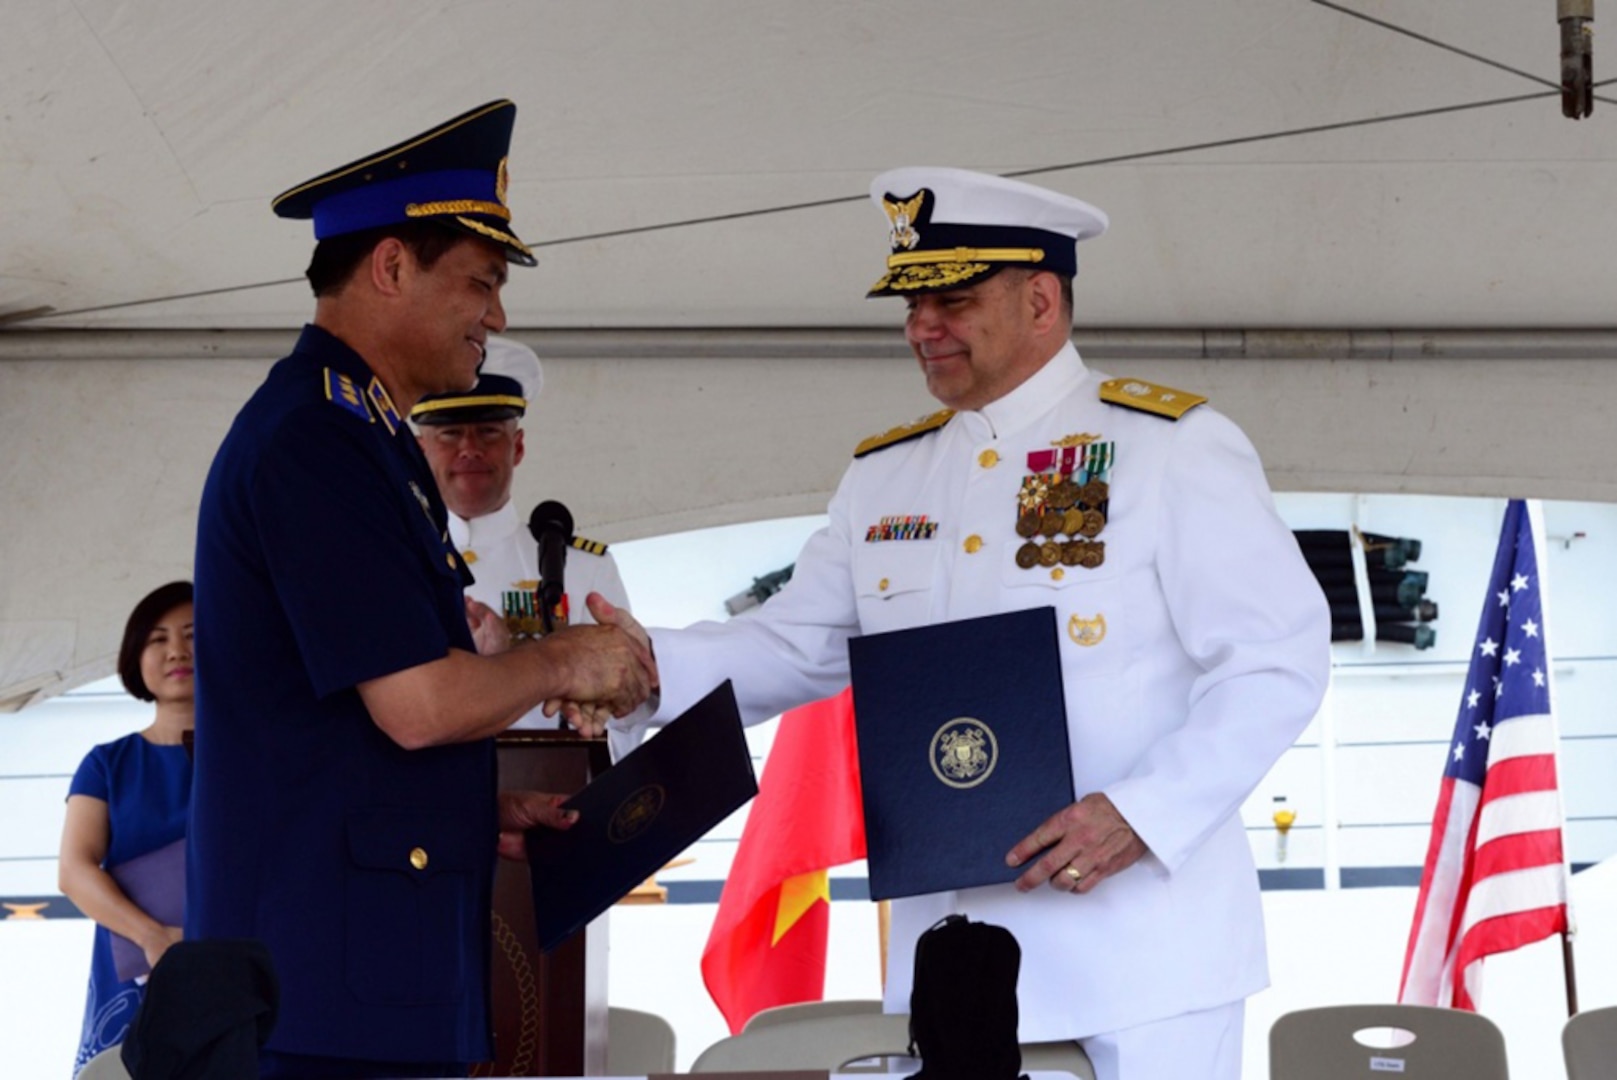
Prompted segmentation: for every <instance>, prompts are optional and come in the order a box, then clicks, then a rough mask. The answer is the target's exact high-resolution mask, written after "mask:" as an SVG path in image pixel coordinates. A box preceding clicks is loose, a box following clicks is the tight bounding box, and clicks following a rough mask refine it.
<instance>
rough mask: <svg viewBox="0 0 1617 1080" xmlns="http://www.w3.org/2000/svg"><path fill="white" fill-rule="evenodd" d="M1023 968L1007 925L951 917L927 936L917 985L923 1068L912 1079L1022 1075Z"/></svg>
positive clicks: (914, 1045) (1011, 1078)
mask: <svg viewBox="0 0 1617 1080" xmlns="http://www.w3.org/2000/svg"><path fill="white" fill-rule="evenodd" d="M1021 966H1022V949H1021V947H1020V946H1018V945H1017V944H1016V938H1015V937H1014V936H1012V934H1011V932H1010V931H1009V930H1007V929H1005V928H1004V927H1003V926H992V925H990V924H988V923H980V922H972V921H971V920H969V919H967V918H966V917H965V916H964V915H950V916H949V917H947V918H945V919H944V920H942V921H941V922H939V923H937V924H936V925H935V926H933V927H932V928H931V929H929V930H928V931H927V932H926V933H924V934H922V935H921V937H920V940H918V941H917V942H916V943H915V983H914V985H913V986H912V987H911V989H910V1056H912V1057H918V1058H920V1059H921V1071H920V1072H918V1073H915V1074H914V1075H913V1076H912V1077H911V1078H910V1080H1018V1077H1019V1076H1020V1074H1021V1072H1022V1047H1021V1044H1020V1043H1018V1042H1017V1039H1016V1022H1017V1011H1016V975H1017V972H1018V970H1020V968H1021ZM1023 1080H1025V1078H1023Z"/></svg>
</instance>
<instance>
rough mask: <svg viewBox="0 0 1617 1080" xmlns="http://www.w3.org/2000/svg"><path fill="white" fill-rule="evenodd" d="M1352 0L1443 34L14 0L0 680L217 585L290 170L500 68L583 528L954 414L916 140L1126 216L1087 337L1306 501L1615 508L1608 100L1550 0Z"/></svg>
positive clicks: (670, 513) (795, 13)
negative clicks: (1565, 82)
mask: <svg viewBox="0 0 1617 1080" xmlns="http://www.w3.org/2000/svg"><path fill="white" fill-rule="evenodd" d="M1345 6H1346V7H1349V8H1353V9H1354V10H1356V11H1357V12H1359V13H1360V14H1363V15H1368V16H1371V17H1373V18H1375V19H1380V20H1383V21H1385V22H1387V23H1391V24H1395V25H1396V26H1399V27H1403V28H1405V29H1406V30H1408V31H1410V32H1412V33H1413V34H1418V35H1421V36H1423V37H1424V38H1426V39H1430V40H1420V39H1418V38H1417V37H1414V36H1410V34H1408V33H1399V32H1396V31H1395V30H1394V29H1389V28H1388V27H1387V26H1383V25H1377V24H1375V23H1373V22H1370V21H1367V20H1366V19H1364V18H1359V17H1355V16H1354V15H1353V14H1351V13H1349V12H1347V11H1344V10H1342V9H1341V8H1339V7H1337V6H1335V5H1331V4H1325V3H1320V2H1317V0H1193V2H1192V0H1180V2H1170V3H1151V4H1142V3H1138V2H1122V0H1093V2H1086V3H1081V4H1080V3H1057V2H1054V0H1013V2H1007V3H1004V4H999V5H985V4H980V3H979V4H966V3H960V2H956V0H908V2H890V3H883V4H872V3H856V2H851V0H824V2H820V3H815V4H804V3H774V2H766V0H730V2H724V0H681V2H677V3H667V4H650V3H626V2H621V0H618V2H612V0H588V2H584V0H546V2H544V3H525V2H518V0H488V2H484V3H476V4H465V3H452V4H445V3H443V2H441V0H438V2H431V3H428V2H421V0H397V2H391V3H387V4H370V3H367V4H331V3H320V4H315V3H310V2H307V0H293V2H286V3H276V4H249V3H246V2H244V0H212V2H209V3H201V2H198V0H175V2H168V3H163V4H149V3H147V4H141V3H132V2H127V0H76V2H72V3H70V2H68V0H9V2H8V3H7V4H6V5H5V7H4V20H3V27H0V477H3V478H4V480H3V482H4V485H5V486H4V491H5V498H6V502H5V506H6V514H5V524H4V525H3V526H0V530H3V531H0V537H3V539H4V543H3V550H4V551H5V553H6V554H7V555H8V556H9V558H8V560H7V566H6V569H5V571H4V573H3V574H0V707H4V704H5V703H7V702H9V703H10V706H11V707H16V706H17V705H20V704H22V703H24V702H26V701H28V700H33V699H36V698H37V697H39V696H41V695H45V694H49V693H51V692H54V691H55V690H56V689H58V688H60V687H62V686H65V685H71V684H73V683H75V682H79V681H82V680H83V679H85V678H88V677H90V676H92V675H98V674H103V673H105V672H106V671H108V670H110V653H111V650H112V648H113V646H114V645H115V643H116V642H115V638H116V630H117V627H118V626H119V625H120V624H121V620H122V618H123V616H124V614H125V613H126V612H127V610H128V607H129V605H130V603H132V601H133V600H134V599H135V598H136V597H138V596H139V595H140V594H141V593H143V592H144V591H145V590H146V589H147V588H149V587H150V586H151V585H153V584H156V583H157V582H159V581H161V580H166V579H168V578H173V577H179V576H184V575H186V574H188V573H189V569H190V543H191V534H192V530H193V529H194V521H195V509H196V501H197V495H198V491H199V488H200V484H201V478H202V476H203V474H204V473H205V471H206V468H207V463H208V460H209V458H210V457H211V454H212V450H213V447H214V446H215V445H216V444H217V442H218V439H219V437H220V436H221V435H222V433H223V431H224V429H225V426H226V425H227V424H228V422H229V419H230V416H231V415H232V414H233V412H234V410H235V408H236V407H238V406H239V404H240V402H241V401H242V400H244V399H245V397H246V396H247V394H248V393H249V392H250V390H251V388H252V387H253V386H254V385H255V384H256V383H257V381H258V380H259V379H260V378H261V377H262V374H263V371H264V370H265V368H266V367H267V365H268V363H269V362H271V361H272V360H273V359H274V358H275V357H276V356H278V355H280V353H281V352H282V351H284V349H285V348H286V346H287V344H288V343H289V342H290V340H291V335H292V333H293V332H294V331H295V329H296V327H297V326H298V325H299V324H300V323H301V322H302V321H304V320H305V319H306V318H307V317H308V315H309V312H310V310H311V304H310V300H309V296H308V290H307V288H306V286H305V285H304V284H303V283H302V280H301V277H300V275H301V272H302V269H303V266H304V265H305V262H306V260H307V257H308V252H309V250H310V247H311V239H310V236H309V233H308V229H307V226H306V224H304V223H295V222H286V221H281V220H278V219H276V218H275V217H273V216H272V215H271V213H270V212H269V209H268V205H269V200H270V198H271V197H272V196H273V195H274V194H275V193H277V192H279V191H281V190H283V189H285V188H287V187H289V186H291V185H293V184H295V183H297V182H300V181H302V180H304V179H307V178H308V177H310V176H313V175H315V174H317V173H319V172H321V171H323V170H325V169H327V168H330V167H332V166H334V165H337V164H340V163H342V162H344V161H347V160H350V159H352V158H355V157H357V156H359V155H361V154H363V153H365V152H368V151H371V150H375V149H379V148H381V147H382V146H385V145H388V144H391V143H393V142H396V141H398V140H400V139H402V138H405V137H407V136H409V135H411V134H413V133H415V132H418V131H420V130H422V129H423V128H425V127H427V126H429V125H431V124H433V123H435V122H437V121H439V120H442V119H445V118H447V117H449V116H451V115H454V114H455V113H457V112H460V111H463V110H465V109H467V108H470V107H472V106H474V105H477V104H479V103H481V102H483V101H487V100H490V99H493V98H498V97H509V98H511V99H513V100H514V101H516V102H517V104H518V106H519V114H518V118H517V129H516V134H515V138H514V142H513V150H512V157H511V176H512V184H511V193H510V201H511V204H512V207H513V211H514V215H515V216H514V223H515V225H516V228H517V231H518V232H519V233H520V234H521V235H522V236H523V237H524V238H525V239H527V240H528V241H529V242H530V243H533V244H535V245H536V246H537V247H538V249H539V250H538V254H539V256H540V260H541V262H540V266H539V267H538V269H536V270H532V271H524V270H520V269H517V270H514V272H513V276H512V282H511V284H510V286H509V287H508V289H507V291H506V301H507V307H508V311H509V315H510V320H511V324H512V326H513V327H514V328H515V329H516V332H517V334H518V336H521V337H524V338H525V339H526V340H528V341H530V343H532V344H534V345H535V346H536V347H537V348H538V349H539V350H540V353H541V355H542V356H543V357H544V358H545V360H546V363H547V390H546V397H545V399H544V400H543V401H542V402H541V404H540V406H539V409H538V411H537V413H536V415H535V416H534V417H533V419H532V421H531V422H530V427H532V428H535V429H536V432H535V434H534V435H531V436H530V438H532V439H533V440H534V442H535V443H536V444H537V449H538V450H539V453H538V454H537V455H536V458H535V460H536V461H537V462H538V464H530V465H527V466H524V469H523V470H520V471H519V474H518V475H519V491H518V498H519V499H520V500H521V501H522V502H523V503H524V504H527V503H531V502H532V501H536V500H537V498H541V497H559V498H562V499H564V500H566V501H568V503H569V505H570V506H573V508H574V513H575V516H576V517H577V518H578V520H579V521H580V523H581V525H583V524H586V523H587V524H588V525H589V528H590V532H591V535H598V536H600V537H601V538H603V539H608V540H613V539H621V538H626V537H631V536H640V535H648V534H650V533H654V532H661V531H666V530H669V529H674V528H685V527H691V526H694V525H702V524H714V523H719V522H723V521H734V520H743V519H747V518H753V517H762V516H769V515H772V514H777V513H792V512H803V511H813V510H818V509H820V508H821V507H822V506H823V504H824V501H825V498H826V496H827V495H828V493H829V490H830V488H831V486H832V485H833V484H834V482H835V478H836V476H837V474H838V473H839V471H840V469H841V466H842V463H843V462H844V461H845V459H846V453H847V450H848V449H849V447H851V446H852V445H853V443H854V442H855V441H857V439H858V438H859V437H860V436H861V435H864V434H868V433H869V432H871V431H874V430H881V429H883V428H886V427H889V426H892V425H893V424H896V423H899V422H901V421H903V420H906V419H909V418H911V417H913V416H914V415H917V414H919V413H921V412H924V411H927V409H928V408H929V407H930V402H929V399H928V398H927V397H926V395H925V393H924V390H923V388H922V387H921V385H920V382H919V380H918V379H916V378H915V377H914V374H913V370H912V368H911V366H910V363H909V361H907V359H906V354H905V352H904V349H903V345H902V341H901V339H900V337H899V335H898V332H897V330H896V326H897V323H898V321H899V309H898V307H897V306H896V305H895V304H894V303H892V302H872V301H866V300H864V299H863V293H864V290H865V288H866V287H867V286H868V285H869V283H870V282H871V281H873V280H874V279H875V278H876V277H877V276H878V274H879V272H880V269H881V261H882V257H883V255H884V254H885V251H886V245H885V235H886V222H885V219H884V218H883V217H882V215H881V214H880V213H879V212H878V211H876V210H875V209H873V208H872V207H871V206H870V205H869V204H868V202H867V201H866V200H865V198H864V193H865V188H866V186H867V184H868V182H869V179H870V177H871V176H873V175H874V174H875V173H877V172H879V171H881V170H883V169H886V168H888V167H891V166H894V165H898V164H912V163H938V164H951V165H960V166H966V167H971V168H978V169H983V170H987V171H994V172H1003V173H1010V172H1016V173H1030V176H1029V178H1030V179H1033V180H1035V181H1037V182H1040V183H1044V184H1047V185H1049V186H1051V187H1055V188H1058V189H1060V190H1064V191H1069V192H1071V193H1073V194H1076V195H1079V196H1080V197H1082V198H1085V199H1087V200H1089V201H1091V202H1093V203H1095V204H1097V205H1099V206H1101V207H1102V208H1104V209H1105V210H1106V211H1107V212H1108V213H1109V214H1110V215H1111V218H1112V222H1113V227H1112V229H1111V230H1110V231H1109V232H1108V233H1107V234H1106V235H1105V236H1104V237H1102V238H1100V239H1098V240H1096V241H1094V242H1092V243H1087V244H1085V245H1084V250H1083V251H1082V252H1081V256H1082V270H1081V273H1080V275H1079V279H1078V321H1079V326H1080V334H1079V341H1080V345H1081V346H1082V347H1083V349H1084V352H1085V355H1086V357H1088V358H1089V359H1090V360H1091V361H1092V362H1094V363H1095V364H1096V365H1097V366H1100V367H1102V368H1104V369H1105V370H1109V371H1113V372H1115V373H1120V374H1122V373H1127V374H1136V373H1137V374H1140V375H1142V376H1145V377H1153V378H1157V379H1160V380H1161V381H1164V382H1169V383H1173V384H1175V385H1182V386H1186V387H1189V388H1193V389H1196V390H1198V391H1200V392H1207V393H1210V394H1211V395H1212V397H1213V400H1214V403H1215V405H1217V406H1218V407H1219V408H1221V409H1223V410H1224V411H1226V412H1228V413H1229V414H1230V415H1232V416H1233V417H1235V419H1237V420H1238V421H1239V422H1240V423H1242V424H1243V426H1245V427H1246V428H1247V429H1248V431H1249V433H1250V434H1252V436H1253V439H1254V441H1255V442H1256V443H1257V445H1258V447H1259V450H1260V452H1262V454H1263V455H1264V459H1265V461H1266V463H1267V464H1268V466H1269V469H1270V472H1271V477H1272V479H1273V480H1274V482H1275V484H1276V486H1278V487H1282V488H1286V487H1290V488H1302V489H1333V488H1334V489H1338V490H1385V491H1433V492H1447V493H1492V494H1537V495H1544V496H1547V497H1557V496H1560V497H1576V498H1611V497H1612V495H1613V488H1614V487H1617V481H1613V480H1612V479H1611V478H1610V476H1609V468H1608V466H1607V462H1608V461H1609V460H1610V458H1611V451H1612V450H1613V449H1614V448H1617V447H1614V446H1613V443H1614V441H1617V440H1614V438H1613V436H1612V435H1611V433H1610V430H1609V425H1607V424H1605V423H1603V422H1602V421H1601V420H1600V417H1599V415H1598V414H1599V412H1600V411H1601V410H1600V409H1599V408H1598V406H1597V405H1596V404H1594V403H1599V402H1603V401H1607V400H1610V398H1611V397H1612V391H1613V390H1614V389H1617V386H1614V384H1617V377H1614V375H1613V372H1614V371H1617V369H1614V367H1613V365H1612V363H1611V359H1612V357H1613V356H1614V355H1617V332H1614V331H1613V320H1612V316H1611V286H1610V281H1609V269H1610V265H1611V256H1610V252H1612V251H1613V250H1617V244H1614V243H1613V241H1614V240H1617V237H1614V235H1613V234H1614V231H1617V215H1614V214H1613V213H1612V211H1611V209H1610V208H1611V206H1612V205H1613V197H1614V196H1617V169H1614V166H1613V154H1614V148H1617V140H1614V139H1613V131H1614V128H1613V124H1614V123H1617V96H1614V97H1610V98H1608V97H1605V96H1603V97H1602V98H1601V99H1600V100H1598V101H1597V102H1596V105H1595V112H1594V115H1593V116H1592V117H1591V118H1589V119H1585V120H1582V121H1577V122H1573V121H1571V120H1567V119H1564V118H1563V117H1562V116H1561V107H1560V102H1559V94H1558V92H1557V89H1556V85H1557V83H1558V79H1559V69H1558V61H1557V48H1558V28H1557V26H1556V23H1555V5H1554V4H1553V3H1551V2H1549V0H1540V2H1538V3H1521V2H1518V0H1508V2H1507V0H1439V2H1435V3H1423V4H1396V3H1391V2H1387V0H1355V3H1352V4H1348V5H1345ZM1439 43H1441V44H1439ZM1442 45H1447V46H1449V48H1444V47H1442ZM1596 49H1597V53H1596V72H1597V75H1598V73H1599V71H1600V70H1601V69H1602V65H1601V57H1600V54H1599V41H1598V39H1597V43H1596ZM1455 50H1460V51H1455ZM1462 53H1468V54H1470V55H1463V54H1462ZM1608 90H1610V91H1617V87H1614V88H1601V89H1598V90H1597V91H1596V93H1597V94H1601V95H1606V94H1607V93H1608ZM793 207H796V208H795V209H794V208H793ZM758 569H759V570H762V569H770V568H758Z"/></svg>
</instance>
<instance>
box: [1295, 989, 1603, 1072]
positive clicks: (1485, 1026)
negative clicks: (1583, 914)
mask: <svg viewBox="0 0 1617 1080" xmlns="http://www.w3.org/2000/svg"><path fill="white" fill-rule="evenodd" d="M1389 1033H1390V1034H1392V1035H1394V1036H1396V1037H1394V1038H1391V1039H1388V1038H1386V1037H1385V1036H1386V1035H1387V1034H1389ZM1399 1073H1402V1074H1404V1075H1406V1076H1463V1077H1465V1078H1466V1080H1509V1077H1510V1071H1509V1067H1508V1066H1507V1065H1506V1062H1505V1037H1504V1036H1503V1035H1502V1034H1500V1032H1499V1029H1498V1028H1497V1027H1495V1026H1494V1023H1493V1021H1491V1020H1489V1019H1488V1018H1487V1017H1486V1016H1479V1015H1478V1014H1477V1013H1473V1012H1466V1011H1465V1010H1463V1009H1436V1008H1431V1007H1430V1006H1426V1005H1329V1006H1326V1007H1324V1008H1320V1009H1299V1010H1298V1011H1296V1012H1290V1013H1286V1014H1285V1015H1284V1016H1282V1017H1280V1019H1278V1020H1276V1021H1275V1022H1274V1026H1273V1027H1271V1028H1270V1029H1269V1080H1365V1078H1366V1077H1370V1076H1382V1075H1388V1074H1399ZM1603 1075H1610V1074H1609V1073H1607V1074H1603Z"/></svg>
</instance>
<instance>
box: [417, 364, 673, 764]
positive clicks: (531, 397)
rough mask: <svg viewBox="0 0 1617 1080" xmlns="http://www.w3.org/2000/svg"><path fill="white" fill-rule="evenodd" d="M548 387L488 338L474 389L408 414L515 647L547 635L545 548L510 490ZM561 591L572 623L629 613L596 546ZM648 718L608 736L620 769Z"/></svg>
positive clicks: (481, 596)
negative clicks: (607, 604)
mask: <svg viewBox="0 0 1617 1080" xmlns="http://www.w3.org/2000/svg"><path fill="white" fill-rule="evenodd" d="M543 385H544V375H543V371H542V369H541V368H540V366H539V357H538V356H536V355H535V354H534V351H533V350H532V349H530V348H528V347H527V346H526V345H524V344H522V343H521V342H519V341H513V340H512V339H510V338H503V337H496V336H494V335H490V336H489V338H488V342H487V350H486V353H485V356H484V360H483V366H482V367H481V368H480V369H479V371H478V381H477V385H476V386H475V387H473V388H472V389H470V390H467V391H464V392H459V393H449V394H437V395H433V396H430V397H427V398H423V399H422V400H421V402H420V403H418V404H417V405H416V407H415V408H414V409H413V410H412V411H411V413H410V419H411V420H413V421H415V424H416V427H417V430H418V432H419V434H418V439H419V441H420V443H421V449H422V451H423V452H424V453H425V454H426V457H427V463H428V465H430V466H431V468H432V475H433V479H435V480H436V481H437V482H438V492H439V494H440V495H442V496H443V500H444V503H445V505H446V506H448V508H449V538H450V540H451V541H452V542H453V543H454V545H455V549H456V550H457V551H459V552H460V555H461V558H463V559H465V560H466V564H467V565H468V566H469V567H471V570H472V576H473V577H474V578H476V579H477V580H476V582H475V583H474V584H473V585H471V586H470V587H469V588H467V590H466V595H467V596H469V597H471V598H472V599H473V600H477V601H480V602H482V603H484V604H487V605H488V606H489V607H491V608H493V609H494V611H495V613H496V614H499V615H502V616H504V618H505V623H506V627H507V629H508V630H510V631H511V634H512V636H513V637H514V638H520V637H523V636H536V635H537V634H538V633H540V616H539V611H538V609H537V607H536V606H535V597H536V591H537V589H538V587H539V584H540V581H539V548H538V544H537V542H536V541H535V540H534V538H533V536H532V535H531V534H530V533H529V531H528V525H527V521H526V520H525V519H522V518H519V517H518V514H517V509H516V506H515V504H513V503H512V501H511V481H512V477H513V475H514V474H515V471H516V467H517V466H518V465H519V464H521V462H522V459H523V457H525V456H526V453H527V449H526V446H525V445H524V443H525V440H524V431H523V428H522V426H521V421H522V417H523V416H524V415H525V414H526V413H527V410H528V406H529V405H530V404H531V403H532V402H534V401H535V400H536V399H537V398H538V396H539V392H540V390H541V389H542V388H543ZM563 584H564V585H565V586H566V598H567V599H566V608H565V610H566V613H567V615H566V617H567V620H568V621H569V622H571V623H593V622H594V621H595V620H594V619H592V618H591V617H590V613H589V608H588V607H587V606H586V605H585V603H584V599H585V597H587V596H589V594H590V593H592V592H598V593H600V594H601V595H602V596H604V597H606V599H607V600H609V601H611V602H612V604H613V605H614V606H617V607H627V606H628V603H629V598H628V593H627V592H626V591H625V590H624V588H623V579H622V578H621V577H620V576H619V574H618V566H617V562H616V561H615V560H614V559H613V558H612V555H611V553H610V552H608V551H607V546H606V545H605V544H603V543H601V542H600V541H597V540H588V539H585V538H584V537H581V536H574V537H571V538H570V542H569V544H568V547H567V562H566V571H565V574H564V577H563ZM558 625H560V623H558ZM645 712H646V710H645V709H644V708H642V709H640V710H637V711H636V712H635V713H631V714H630V715H629V717H627V718H625V719H624V720H622V721H618V722H615V723H614V724H613V726H612V728H611V730H609V731H608V732H607V740H608V744H609V746H610V749H611V753H612V759H613V760H614V761H616V760H617V759H618V758H620V757H622V756H623V755H624V754H627V753H628V752H629V751H630V750H633V749H634V748H635V746H637V745H638V744H639V742H640V739H641V736H642V735H643V734H644V733H645V727H644V725H643V724H640V723H637V722H636V721H637V720H638V719H639V718H640V717H642V716H644V715H645ZM619 725H622V726H621V727H620V726H619ZM511 726H512V727H513V728H537V727H542V728H554V727H560V726H562V722H561V719H560V716H559V715H558V716H557V717H546V716H545V715H544V712H543V710H542V709H534V710H533V711H532V712H530V713H528V714H527V715H526V716H524V717H523V718H522V719H520V720H518V721H517V722H516V723H514V724H512V725H511Z"/></svg>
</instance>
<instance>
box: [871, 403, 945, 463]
mask: <svg viewBox="0 0 1617 1080" xmlns="http://www.w3.org/2000/svg"><path fill="white" fill-rule="evenodd" d="M953 415H954V410H953V409H939V410H938V411H937V412H935V413H933V414H932V415H931V416H923V417H921V418H920V419H919V420H917V421H915V422H914V423H913V424H900V425H899V426H898V427H896V428H893V429H892V430H891V431H884V432H882V433H881V434H880V435H872V436H871V437H870V438H868V439H866V440H865V441H864V442H862V443H860V444H859V445H858V446H856V447H854V451H853V456H854V457H856V458H862V457H864V456H865V455H866V454H874V453H875V452H876V451H877V450H885V449H887V448H888V447H889V446H897V445H898V444H899V443H901V442H908V441H909V440H910V439H914V438H917V437H919V436H921V435H925V434H926V433H927V432H929V431H936V430H937V429H938V428H940V427H942V426H943V425H944V424H947V423H948V422H949V417H951V416H953Z"/></svg>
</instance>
